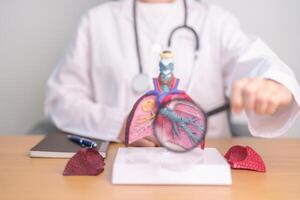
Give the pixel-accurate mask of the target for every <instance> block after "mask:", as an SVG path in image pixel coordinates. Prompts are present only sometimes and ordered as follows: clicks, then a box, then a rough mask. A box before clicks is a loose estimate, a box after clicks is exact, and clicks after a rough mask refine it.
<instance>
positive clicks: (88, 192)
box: [0, 136, 300, 200]
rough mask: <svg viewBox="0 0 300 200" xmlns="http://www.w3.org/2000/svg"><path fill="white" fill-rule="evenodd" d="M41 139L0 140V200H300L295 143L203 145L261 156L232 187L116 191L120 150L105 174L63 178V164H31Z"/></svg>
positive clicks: (299, 151)
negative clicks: (114, 170)
mask: <svg viewBox="0 0 300 200" xmlns="http://www.w3.org/2000/svg"><path fill="white" fill-rule="evenodd" d="M40 139H41V137H40V136H13V137H11V136H7V137H0V141H1V146H0V199H5V200H8V199H22V200H23V199H30V200H33V199H39V200H40V199H72V200H75V199H80V200H82V199H88V200H91V199H97V200H100V199H105V200H108V199H122V200H125V199H130V200H133V199H164V200H167V199H222V200H226V199H243V200H246V199H251V200H254V199H255V200H259V199H272V200H274V199H286V200H291V199H300V140H299V139H280V140H264V139H227V140H224V139H223V140H208V141H207V146H210V147H217V148H218V149H219V150H220V151H221V152H222V153H224V152H225V151H226V150H227V149H228V148H229V147H230V146H232V145H235V144H240V145H250V146H252V147H253V148H254V149H255V150H257V151H258V152H260V154H261V155H262V157H263V158H264V160H265V162H266V165H267V170H268V171H267V173H265V174H264V173H256V172H251V171H240V170H234V171H233V173H232V175H233V185H232V186H116V185H112V184H111V166H112V161H113V158H114V156H115V154H116V150H117V148H118V147H119V146H120V145H117V144H114V145H112V146H111V147H110V149H109V153H108V158H107V159H106V163H107V164H106V167H105V172H104V173H103V174H101V175H99V176H96V177H64V176H62V172H63V169H64V167H65V165H66V163H67V161H68V160H67V159H31V158H29V157H28V156H27V155H28V150H29V149H30V148H31V147H32V146H33V145H34V144H36V143H37V142H38V141H39V140H40Z"/></svg>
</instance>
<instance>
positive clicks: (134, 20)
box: [132, 0, 200, 74]
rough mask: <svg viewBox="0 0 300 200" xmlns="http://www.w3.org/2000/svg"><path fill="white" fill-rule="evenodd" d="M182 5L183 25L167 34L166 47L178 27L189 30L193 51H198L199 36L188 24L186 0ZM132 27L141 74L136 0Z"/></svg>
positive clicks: (169, 44) (134, 0) (135, 0)
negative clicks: (193, 44) (191, 36)
mask: <svg viewBox="0 0 300 200" xmlns="http://www.w3.org/2000/svg"><path fill="white" fill-rule="evenodd" d="M183 7H184V21H183V25H180V26H178V27H175V28H174V29H173V30H172V31H171V33H170V35H169V39H168V47H169V48H170V47H171V46H172V38H173V36H174V35H175V33H176V31H178V30H180V29H186V30H188V31H190V32H191V33H192V34H193V35H194V37H195V42H196V45H195V52H198V51H199V49H200V39H199V36H198V34H197V32H196V30H195V29H194V28H192V27H191V26H188V24H187V23H188V12H187V9H188V8H187V1H186V0H183ZM132 15H133V29H134V36H135V46H136V54H137V60H138V65H139V66H138V67H139V73H140V74H143V72H144V71H143V70H144V69H143V64H142V58H141V45H140V40H139V33H138V22H137V0H133V12H132Z"/></svg>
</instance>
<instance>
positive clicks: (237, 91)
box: [231, 79, 248, 113]
mask: <svg viewBox="0 0 300 200" xmlns="http://www.w3.org/2000/svg"><path fill="white" fill-rule="evenodd" d="M247 83H248V79H242V80H239V81H236V82H235V83H234V84H233V89H232V95H231V107H232V110H233V112H235V113H240V112H241V111H242V109H243V95H242V94H243V88H244V87H245V85H246V84H247Z"/></svg>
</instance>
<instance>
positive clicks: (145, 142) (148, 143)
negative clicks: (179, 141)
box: [130, 135, 160, 147]
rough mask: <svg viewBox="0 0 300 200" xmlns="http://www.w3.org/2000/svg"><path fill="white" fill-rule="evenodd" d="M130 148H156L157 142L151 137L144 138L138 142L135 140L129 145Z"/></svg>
mask: <svg viewBox="0 0 300 200" xmlns="http://www.w3.org/2000/svg"><path fill="white" fill-rule="evenodd" d="M130 146H134V147H158V146H160V145H159V142H158V141H157V140H156V138H155V137H154V136H153V135H150V136H147V137H144V138H142V139H140V140H137V141H135V142H133V143H131V144H130Z"/></svg>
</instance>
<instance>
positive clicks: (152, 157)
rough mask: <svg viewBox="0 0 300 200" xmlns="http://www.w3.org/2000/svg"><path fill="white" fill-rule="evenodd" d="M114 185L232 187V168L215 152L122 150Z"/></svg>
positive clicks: (117, 159) (209, 149) (213, 150)
mask: <svg viewBox="0 0 300 200" xmlns="http://www.w3.org/2000/svg"><path fill="white" fill-rule="evenodd" d="M112 183H113V184H147V185H231V183H232V181H231V170H230V166H229V165H228V163H227V162H226V160H225V159H224V157H223V156H222V155H221V154H220V153H219V152H218V151H217V150H216V149H214V148H206V149H205V150H201V149H195V150H193V151H191V152H188V153H173V152H169V151H167V150H166V149H164V148H140V147H139V148H136V147H128V148H119V150H118V153H117V156H116V158H115V161H114V165H113V172H112Z"/></svg>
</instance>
